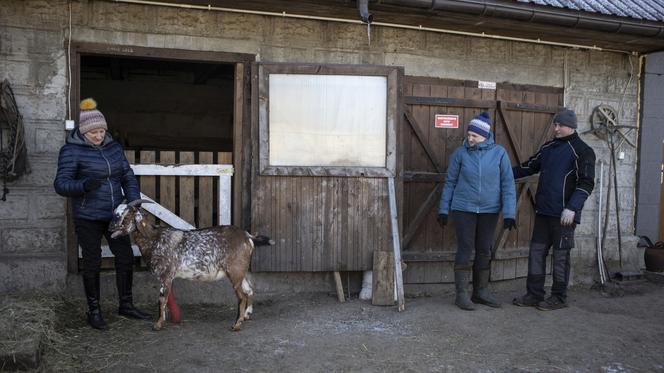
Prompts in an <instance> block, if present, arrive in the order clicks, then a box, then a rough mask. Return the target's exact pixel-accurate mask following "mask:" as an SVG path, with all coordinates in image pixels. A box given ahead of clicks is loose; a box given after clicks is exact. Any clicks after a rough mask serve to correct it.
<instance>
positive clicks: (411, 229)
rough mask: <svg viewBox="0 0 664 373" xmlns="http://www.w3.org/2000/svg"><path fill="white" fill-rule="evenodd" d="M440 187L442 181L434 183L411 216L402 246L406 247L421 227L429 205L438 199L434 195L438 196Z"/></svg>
mask: <svg viewBox="0 0 664 373" xmlns="http://www.w3.org/2000/svg"><path fill="white" fill-rule="evenodd" d="M442 187H443V184H442V183H438V184H436V186H435V187H434V188H433V190H432V191H431V192H430V193H429V195H428V196H427V199H426V200H425V201H424V203H423V204H422V205H421V206H420V209H419V210H417V213H416V214H415V218H413V220H412V221H411V222H410V225H409V226H408V228H407V229H406V232H405V233H404V235H403V242H402V245H403V247H404V248H406V247H408V245H409V244H410V241H411V240H412V239H413V237H415V233H417V231H418V230H419V229H420V228H421V226H422V221H424V218H426V217H427V215H429V211H431V207H432V206H433V205H434V204H435V203H436V201H438V198H436V197H438V195H439V193H440V190H441V189H442Z"/></svg>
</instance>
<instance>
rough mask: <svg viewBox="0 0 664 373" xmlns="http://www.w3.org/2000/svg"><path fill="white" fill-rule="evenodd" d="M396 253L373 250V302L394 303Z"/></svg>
mask: <svg viewBox="0 0 664 373" xmlns="http://www.w3.org/2000/svg"><path fill="white" fill-rule="evenodd" d="M393 269H394V255H393V254H392V252H390V251H374V252H373V274H372V276H371V304H373V305H374V306H392V305H394V273H395V272H394V270H393Z"/></svg>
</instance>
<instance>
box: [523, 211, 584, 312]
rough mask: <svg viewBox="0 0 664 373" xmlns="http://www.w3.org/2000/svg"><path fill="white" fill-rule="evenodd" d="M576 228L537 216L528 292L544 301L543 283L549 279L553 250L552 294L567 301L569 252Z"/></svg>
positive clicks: (551, 218)
mask: <svg viewBox="0 0 664 373" xmlns="http://www.w3.org/2000/svg"><path fill="white" fill-rule="evenodd" d="M574 228H575V225H572V226H571V227H563V226H561V225H560V218H558V217H552V216H543V215H535V226H534V227H533V237H532V239H531V241H530V252H529V254H528V279H527V281H526V288H527V289H528V293H530V294H531V295H533V296H535V297H537V298H538V299H544V294H545V292H544V280H545V279H546V257H547V255H548V254H549V248H551V247H553V285H552V286H551V295H555V296H558V297H559V298H561V299H562V300H565V299H566V298H567V285H568V284H569V268H570V255H569V253H570V249H571V248H572V247H574Z"/></svg>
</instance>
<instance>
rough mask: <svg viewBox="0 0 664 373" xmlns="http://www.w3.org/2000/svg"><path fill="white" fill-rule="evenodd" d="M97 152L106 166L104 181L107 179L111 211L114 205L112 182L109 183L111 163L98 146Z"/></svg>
mask: <svg viewBox="0 0 664 373" xmlns="http://www.w3.org/2000/svg"><path fill="white" fill-rule="evenodd" d="M99 153H101V156H102V158H104V160H105V161H106V166H107V167H108V176H107V177H106V181H108V186H109V188H110V190H111V211H113V207H114V206H115V199H114V198H113V184H111V163H110V162H109V161H108V159H106V156H105V155H104V152H103V151H102V150H101V148H99Z"/></svg>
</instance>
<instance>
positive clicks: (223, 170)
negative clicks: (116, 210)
mask: <svg viewBox="0 0 664 373" xmlns="http://www.w3.org/2000/svg"><path fill="white" fill-rule="evenodd" d="M131 169H132V170H133V171H134V175H151V176H154V175H160V176H221V175H228V174H230V175H232V174H233V166H232V165H230V164H188V165H187V164H168V165H163V164H162V165H160V164H133V165H131Z"/></svg>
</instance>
